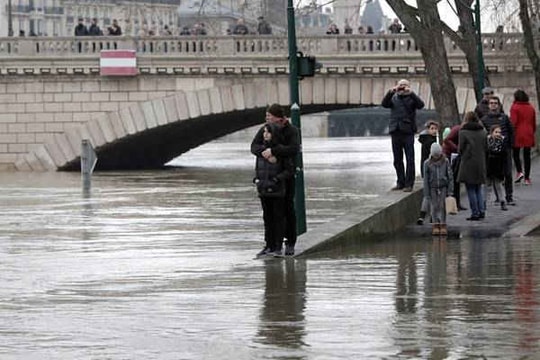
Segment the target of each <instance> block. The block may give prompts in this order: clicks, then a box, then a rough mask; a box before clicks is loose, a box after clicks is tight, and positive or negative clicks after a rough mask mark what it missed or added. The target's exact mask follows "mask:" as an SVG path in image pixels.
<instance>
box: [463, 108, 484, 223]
mask: <svg viewBox="0 0 540 360" xmlns="http://www.w3.org/2000/svg"><path fill="white" fill-rule="evenodd" d="M463 121H464V123H463V125H462V126H461V130H459V145H458V151H459V155H460V159H461V161H460V164H459V171H458V176H457V178H458V181H459V182H462V183H465V188H466V189H467V196H468V197H469V205H470V208H471V216H470V217H468V218H467V220H470V221H477V220H480V219H483V218H484V217H485V214H486V209H485V203H484V195H483V192H482V185H483V184H485V183H486V150H487V136H486V130H485V129H484V126H483V125H482V123H480V120H478V116H476V114H475V113H474V112H473V111H469V112H467V113H465V116H464V119H463Z"/></svg>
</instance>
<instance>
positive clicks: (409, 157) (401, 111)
mask: <svg viewBox="0 0 540 360" xmlns="http://www.w3.org/2000/svg"><path fill="white" fill-rule="evenodd" d="M381 105H382V106H383V107H385V108H388V109H390V110H391V113H390V124H389V125H388V132H389V133H390V136H391V137H392V153H393V155H394V168H395V169H396V175H397V182H396V186H394V187H393V188H392V190H403V191H405V192H411V191H412V189H413V185H414V177H415V173H414V134H415V133H416V130H417V129H416V110H420V109H422V108H423V107H424V102H423V101H422V100H421V99H420V98H419V97H418V95H416V94H415V93H414V92H413V91H412V90H411V87H410V83H409V81H408V80H405V79H402V80H399V81H398V83H397V85H396V86H394V87H393V88H392V89H390V90H389V91H388V92H387V93H386V95H385V96H384V98H383V100H382V104H381ZM403 153H405V159H406V161H407V168H406V170H405V168H404V166H403Z"/></svg>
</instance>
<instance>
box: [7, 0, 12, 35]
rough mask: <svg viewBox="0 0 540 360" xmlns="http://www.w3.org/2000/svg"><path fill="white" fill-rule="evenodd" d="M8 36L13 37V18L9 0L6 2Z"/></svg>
mask: <svg viewBox="0 0 540 360" xmlns="http://www.w3.org/2000/svg"><path fill="white" fill-rule="evenodd" d="M8 36H13V16H12V11H11V0H8Z"/></svg>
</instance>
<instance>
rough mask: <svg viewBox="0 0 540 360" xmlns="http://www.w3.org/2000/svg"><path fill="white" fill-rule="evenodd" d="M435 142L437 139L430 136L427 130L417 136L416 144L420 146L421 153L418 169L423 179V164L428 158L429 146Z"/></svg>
mask: <svg viewBox="0 0 540 360" xmlns="http://www.w3.org/2000/svg"><path fill="white" fill-rule="evenodd" d="M436 141H437V137H436V136H433V135H430V134H429V133H428V132H427V130H424V131H422V132H421V133H420V135H419V136H418V142H419V143H420V144H422V148H421V150H422V152H421V156H420V169H421V173H422V177H424V162H425V161H426V160H427V159H428V158H429V155H430V152H431V145H432V144H433V143H434V142H436Z"/></svg>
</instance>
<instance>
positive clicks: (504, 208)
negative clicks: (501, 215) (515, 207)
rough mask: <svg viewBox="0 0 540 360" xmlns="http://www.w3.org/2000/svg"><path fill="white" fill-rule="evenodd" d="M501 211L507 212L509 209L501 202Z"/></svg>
mask: <svg viewBox="0 0 540 360" xmlns="http://www.w3.org/2000/svg"><path fill="white" fill-rule="evenodd" d="M501 210H502V211H507V210H508V208H507V207H506V203H505V202H504V201H501Z"/></svg>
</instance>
